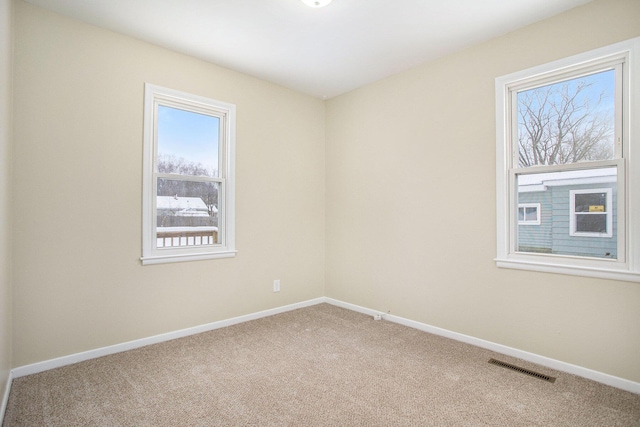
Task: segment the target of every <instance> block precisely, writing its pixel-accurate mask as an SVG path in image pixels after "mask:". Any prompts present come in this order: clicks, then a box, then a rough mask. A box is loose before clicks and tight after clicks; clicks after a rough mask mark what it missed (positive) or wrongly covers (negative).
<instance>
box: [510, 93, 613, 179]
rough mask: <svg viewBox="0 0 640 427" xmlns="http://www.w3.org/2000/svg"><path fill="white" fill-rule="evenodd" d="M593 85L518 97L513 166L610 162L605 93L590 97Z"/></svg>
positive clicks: (609, 120)
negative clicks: (516, 132) (515, 161)
mask: <svg viewBox="0 0 640 427" xmlns="http://www.w3.org/2000/svg"><path fill="white" fill-rule="evenodd" d="M591 86H592V83H586V82H585V81H578V82H577V83H576V84H574V85H571V84H570V83H568V82H565V83H560V84H555V85H550V86H543V87H540V88H535V89H531V90H528V91H525V92H521V93H519V94H518V164H519V166H520V167H526V166H533V165H557V164H565V163H575V162H580V161H590V160H591V161H593V160H605V159H610V158H612V156H613V112H612V111H610V110H611V109H609V110H607V109H603V108H601V107H602V104H603V100H604V99H605V93H604V92H602V93H600V96H598V97H595V98H594V97H593V96H591V97H590V96H589V88H590V87H591Z"/></svg>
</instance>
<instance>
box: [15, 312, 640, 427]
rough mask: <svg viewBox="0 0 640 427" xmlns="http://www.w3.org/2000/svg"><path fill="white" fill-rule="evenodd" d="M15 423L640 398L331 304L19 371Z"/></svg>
mask: <svg viewBox="0 0 640 427" xmlns="http://www.w3.org/2000/svg"><path fill="white" fill-rule="evenodd" d="M492 357H493V358H496V359H500V360H502V361H505V362H509V363H515V364H518V365H519V366H523V367H525V368H528V369H532V370H535V371H538V372H541V373H543V374H546V375H550V376H554V377H557V380H556V382H555V383H553V384H552V383H549V382H546V381H543V380H540V379H537V378H533V377H530V376H527V375H524V374H521V373H518V372H513V371H511V370H508V369H506V368H503V367H499V366H494V365H491V364H489V363H487V361H488V360H489V359H490V358H492ZM3 425H4V426H5V427H13V426H545V427H546V426H580V427H584V426H599V427H600V426H607V427H609V426H640V395H635V394H632V393H628V392H625V391H621V390H618V389H615V388H612V387H608V386H605V385H602V384H598V383H595V382H592V381H588V380H585V379H582V378H579V377H575V376H572V375H568V374H564V373H561V372H557V371H553V370H550V369H547V368H544V367H539V366H535V365H532V364H530V363H527V362H523V361H520V360H517V359H513V358H510V357H506V356H502V355H499V354H496V353H493V352H491V351H488V350H483V349H479V348H476V347H472V346H469V345H466V344H462V343H459V342H456V341H452V340H448V339H446V338H442V337H438V336H434V335H430V334H426V333H424V332H420V331H417V330H414V329H411V328H407V327H404V326H400V325H397V324H394V323H391V322H386V321H374V320H373V319H372V318H371V317H369V316H365V315H362V314H359V313H354V312H351V311H348V310H345V309H341V308H338V307H334V306H331V305H328V304H321V305H317V306H313V307H309V308H304V309H301V310H296V311H292V312H289V313H284V314H279V315H276V316H272V317H268V318H264V319H260V320H255V321H252V322H247V323H243V324H240V325H235V326H231V327H228V328H224V329H218V330H215V331H212V332H207V333H203V334H199V335H195V336H192V337H188V338H183V339H179V340H174V341H170V342H167V343H162V344H157V345H153V346H148V347H144V348H140V349H137V350H132V351H128V352H126V353H120V354H115V355H111V356H107V357H103V358H100V359H95V360H90V361H87V362H82V363H78V364H75V365H71V366H67V367H63V368H59V369H55V370H51V371H47V372H43V373H40V374H36V375H31V376H28V377H22V378H18V379H16V380H15V381H14V383H13V387H12V389H11V395H10V398H9V403H8V408H7V412H6V416H5V420H4V424H3Z"/></svg>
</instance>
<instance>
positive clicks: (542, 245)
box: [518, 168, 618, 259]
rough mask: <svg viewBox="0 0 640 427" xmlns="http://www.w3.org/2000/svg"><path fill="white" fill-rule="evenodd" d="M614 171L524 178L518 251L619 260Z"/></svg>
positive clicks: (520, 180)
mask: <svg viewBox="0 0 640 427" xmlns="http://www.w3.org/2000/svg"><path fill="white" fill-rule="evenodd" d="M617 225H618V224H617V175H616V169H615V168H605V169H598V170H595V171H594V170H587V171H584V170H579V171H571V172H559V173H543V174H528V175H520V176H519V178H518V250H519V251H521V252H537V253H551V254H559V255H577V256H589V257H598V258H614V259H615V258H616V257H617Z"/></svg>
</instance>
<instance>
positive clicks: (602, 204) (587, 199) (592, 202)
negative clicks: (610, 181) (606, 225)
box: [575, 193, 607, 212]
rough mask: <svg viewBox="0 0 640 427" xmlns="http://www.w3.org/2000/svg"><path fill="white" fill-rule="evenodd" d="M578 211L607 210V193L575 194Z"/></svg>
mask: <svg viewBox="0 0 640 427" xmlns="http://www.w3.org/2000/svg"><path fill="white" fill-rule="evenodd" d="M575 198H576V199H575V200H576V201H575V203H576V212H605V211H606V206H607V194H606V193H585V194H576V195H575Z"/></svg>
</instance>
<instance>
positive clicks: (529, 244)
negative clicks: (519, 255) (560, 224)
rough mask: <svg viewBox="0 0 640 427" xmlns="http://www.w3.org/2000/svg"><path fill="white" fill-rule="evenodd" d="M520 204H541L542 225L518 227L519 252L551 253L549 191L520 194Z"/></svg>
mask: <svg viewBox="0 0 640 427" xmlns="http://www.w3.org/2000/svg"><path fill="white" fill-rule="evenodd" d="M518 203H540V225H534V224H527V225H518V250H519V251H523V252H546V253H550V252H551V249H552V240H551V239H552V237H551V232H552V215H551V195H550V194H549V192H548V191H536V192H533V193H520V194H518Z"/></svg>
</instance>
